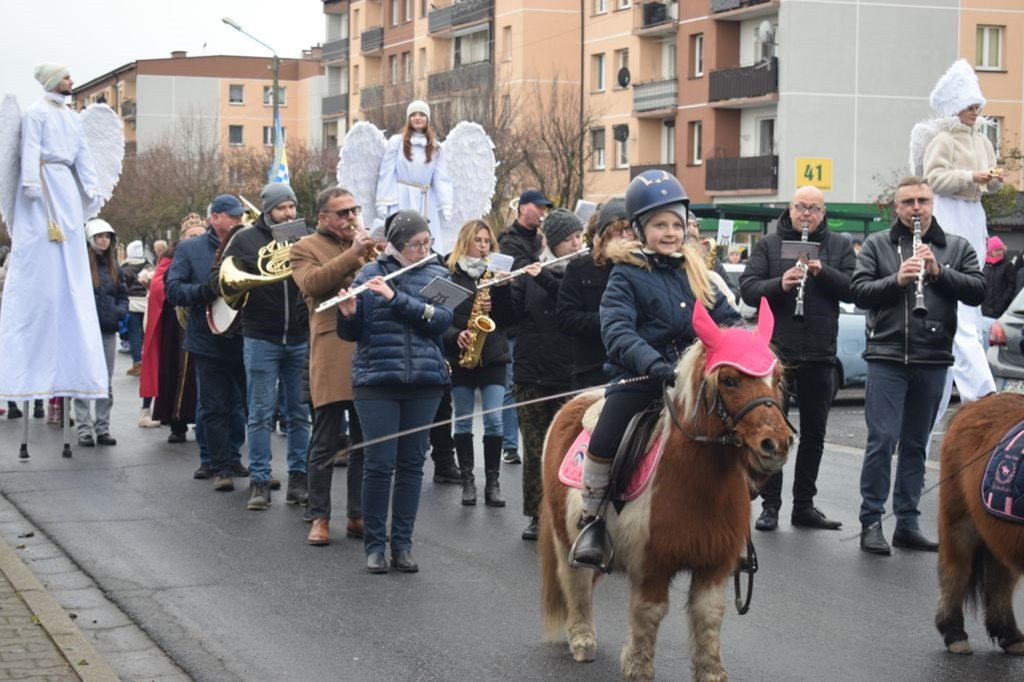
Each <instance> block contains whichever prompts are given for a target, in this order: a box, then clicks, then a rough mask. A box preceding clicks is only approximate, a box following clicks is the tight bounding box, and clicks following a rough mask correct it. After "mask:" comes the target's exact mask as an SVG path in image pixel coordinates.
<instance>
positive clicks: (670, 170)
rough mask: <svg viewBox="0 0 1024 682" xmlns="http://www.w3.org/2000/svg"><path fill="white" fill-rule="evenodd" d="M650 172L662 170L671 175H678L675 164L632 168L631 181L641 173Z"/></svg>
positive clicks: (630, 169)
mask: <svg viewBox="0 0 1024 682" xmlns="http://www.w3.org/2000/svg"><path fill="white" fill-rule="evenodd" d="M649 170H660V171H665V172H666V173H669V174H670V175H675V174H676V165H675V164H674V163H656V164H652V165H649V166H630V167H629V179H630V180H632V179H633V178H635V177H636V176H638V175H640V174H641V173H643V172H645V171H649Z"/></svg>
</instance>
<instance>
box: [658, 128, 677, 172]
mask: <svg viewBox="0 0 1024 682" xmlns="http://www.w3.org/2000/svg"><path fill="white" fill-rule="evenodd" d="M661 162H662V163H664V164H669V165H673V166H674V165H675V164H676V122H675V121H663V122H662V126H661Z"/></svg>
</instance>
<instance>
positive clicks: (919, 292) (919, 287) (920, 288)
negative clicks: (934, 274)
mask: <svg viewBox="0 0 1024 682" xmlns="http://www.w3.org/2000/svg"><path fill="white" fill-rule="evenodd" d="M919 246H921V219H920V218H919V217H918V216H914V256H915V257H916V256H917V247H919ZM910 314H911V315H913V316H914V317H917V318H922V317H926V316H927V315H928V308H926V307H925V305H924V262H922V263H921V272H919V273H917V284H916V288H915V290H914V309H913V310H912V311H910Z"/></svg>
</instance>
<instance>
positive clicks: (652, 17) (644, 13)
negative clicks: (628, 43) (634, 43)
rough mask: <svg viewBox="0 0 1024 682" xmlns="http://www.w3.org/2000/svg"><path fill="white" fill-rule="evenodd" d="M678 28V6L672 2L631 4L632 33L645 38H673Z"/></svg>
mask: <svg viewBox="0 0 1024 682" xmlns="http://www.w3.org/2000/svg"><path fill="white" fill-rule="evenodd" d="M678 26H679V5H678V3H676V2H675V1H674V0H660V1H658V0H652V1H651V2H644V3H635V2H634V3H633V33H634V34H636V35H639V36H643V37H645V38H663V37H667V36H674V35H675V34H676V30H677V28H678Z"/></svg>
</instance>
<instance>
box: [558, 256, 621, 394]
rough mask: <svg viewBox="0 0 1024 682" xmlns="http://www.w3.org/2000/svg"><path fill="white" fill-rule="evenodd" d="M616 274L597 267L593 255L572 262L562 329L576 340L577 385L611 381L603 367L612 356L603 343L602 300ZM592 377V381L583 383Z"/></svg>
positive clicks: (563, 292) (561, 305)
mask: <svg viewBox="0 0 1024 682" xmlns="http://www.w3.org/2000/svg"><path fill="white" fill-rule="evenodd" d="M611 274H612V267H611V264H610V263H608V264H606V265H605V266H604V267H598V266H596V265H594V257H593V255H592V254H589V253H588V254H586V255H585V256H580V257H579V258H577V259H575V260H572V261H570V262H569V265H568V266H566V268H565V277H564V278H563V279H562V286H561V287H560V288H559V291H558V308H557V311H556V318H557V322H558V329H559V331H561V332H562V333H563V334H565V335H566V336H568V337H569V338H571V339H572V376H573V379H574V382H575V384H574V385H580V386H582V385H585V384H594V383H597V384H603V383H606V382H607V378H605V374H604V369H603V365H604V363H605V361H606V360H607V359H608V353H607V352H606V351H605V349H604V342H603V341H601V297H602V296H604V290H605V288H606V287H607V286H608V276H609V275H611ZM584 376H589V377H590V379H591V380H589V381H588V380H583V379H582V378H583V377H584Z"/></svg>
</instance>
